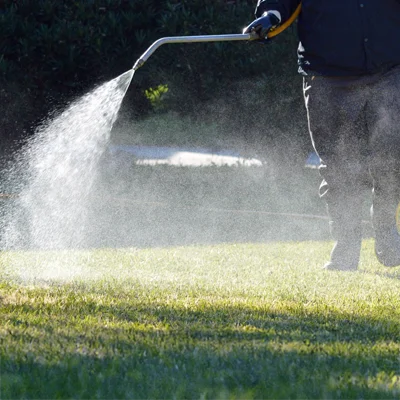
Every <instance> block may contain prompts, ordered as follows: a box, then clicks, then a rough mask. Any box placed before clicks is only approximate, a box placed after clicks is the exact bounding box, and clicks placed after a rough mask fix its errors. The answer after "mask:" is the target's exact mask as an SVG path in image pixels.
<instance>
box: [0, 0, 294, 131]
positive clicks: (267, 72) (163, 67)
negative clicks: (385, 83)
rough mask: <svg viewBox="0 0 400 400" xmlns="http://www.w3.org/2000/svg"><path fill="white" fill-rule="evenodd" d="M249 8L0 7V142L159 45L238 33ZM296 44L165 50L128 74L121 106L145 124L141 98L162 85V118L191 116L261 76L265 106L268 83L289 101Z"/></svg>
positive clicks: (102, 2) (120, 3) (287, 39)
mask: <svg viewBox="0 0 400 400" xmlns="http://www.w3.org/2000/svg"><path fill="white" fill-rule="evenodd" d="M255 3H256V1H255V0H254V1H218V0H191V1H189V0H182V1H172V0H171V1H153V0H140V1H138V0H130V1H129V0H96V1H93V0H86V1H54V0H36V1H32V0H14V1H12V0H3V1H2V2H1V3H0V80H1V83H2V86H3V87H2V90H1V91H0V105H1V106H2V107H3V110H5V109H6V108H7V112H3V113H2V116H1V125H0V129H1V130H0V136H3V137H6V136H9V137H14V136H15V135H17V132H20V131H21V129H24V128H25V129H26V128H27V127H29V126H30V125H31V124H34V121H35V120H36V119H38V118H41V117H42V116H43V115H45V114H46V113H47V112H48V111H49V110H50V109H51V108H53V107H54V106H55V105H58V104H61V103H62V102H64V101H68V100H69V99H71V98H72V97H75V96H77V95H80V94H82V93H83V92H85V91H87V90H88V89H89V88H91V87H93V85H95V84H98V83H100V82H103V81H105V80H108V79H111V78H113V77H115V76H117V75H119V74H120V73H122V72H124V71H126V70H127V69H129V68H131V67H132V65H133V63H134V62H135V61H136V59H137V58H138V57H139V56H140V55H141V54H142V53H143V52H144V51H145V50H146V49H147V48H148V47H149V46H150V45H151V44H152V43H153V42H154V41H155V40H156V39H158V38H160V37H163V36H173V35H197V34H223V33H239V32H241V30H242V28H243V27H244V26H245V25H246V24H247V23H249V22H251V20H252V19H253V12H254V7H255ZM295 43H296V36H295V33H294V28H290V29H289V30H288V31H287V32H285V33H284V34H282V35H281V36H280V37H278V38H277V39H275V40H274V41H273V42H272V43H271V44H269V45H266V46H263V45H258V44H254V43H243V42H242V43H216V44H189V45H184V44H182V45H178V44H173V45H166V46H163V47H162V48H160V49H159V50H157V52H156V53H155V54H154V55H153V56H152V57H151V58H150V59H149V61H148V62H147V63H146V64H145V65H144V66H143V67H142V68H141V69H140V70H139V71H138V72H137V73H136V76H135V79H134V82H133V84H132V85H133V87H134V90H131V91H130V92H129V95H128V98H127V100H126V101H127V102H129V105H130V107H131V108H132V109H133V110H135V112H136V113H137V115H139V114H140V115H145V114H146V112H149V111H151V105H150V103H149V102H148V100H147V99H146V98H145V96H144V90H145V89H147V88H149V87H152V86H154V85H158V84H166V85H168V87H169V88H170V90H169V100H168V101H169V104H168V109H170V110H171V109H172V110H175V111H177V112H180V113H191V112H193V110H195V109H196V104H198V103H199V102H204V101H207V100H209V99H211V98H215V97H216V96H217V95H218V93H219V92H221V91H224V90H226V88H229V85H230V84H231V83H232V82H236V81H239V80H245V79H252V77H255V76H261V75H264V76H265V77H266V87H265V97H266V98H268V96H270V97H272V96H275V97H276V96H277V93H269V91H271V90H275V89H276V88H270V87H269V86H268V84H267V81H268V80H273V79H279V80H280V81H282V82H285V85H286V88H285V91H286V92H287V91H289V92H291V91H292V89H293V88H294V86H293V85H294V83H293V82H295V81H296V78H295V76H296V65H295V54H294V53H295V47H296V46H295ZM296 82H298V81H296ZM296 84H297V83H296ZM273 86H276V85H273ZM178 88H179V90H178ZM295 90H296V91H297V90H298V88H297V87H296V89H295ZM262 101H263V100H262V99H261V100H260V102H261V103H262ZM21 107H23V110H24V115H23V116H22V117H21Z"/></svg>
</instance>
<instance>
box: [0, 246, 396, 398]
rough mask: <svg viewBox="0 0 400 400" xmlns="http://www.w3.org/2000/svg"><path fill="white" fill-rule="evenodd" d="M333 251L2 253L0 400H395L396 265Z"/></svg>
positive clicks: (368, 252) (367, 249)
mask: <svg viewBox="0 0 400 400" xmlns="http://www.w3.org/2000/svg"><path fill="white" fill-rule="evenodd" d="M330 246H331V243H327V242H303V243H300V242H299V243H295V242H287V243H267V244H218V245H212V246H189V247H169V248H154V249H122V250H107V249H105V250H93V251H82V252H63V253H45V252H26V253H25V252H15V253H12V252H4V253H0V263H1V269H0V296H1V297H0V301H1V309H0V319H1V320H0V340H1V343H0V355H1V364H0V367H1V369H0V373H1V383H0V388H1V392H0V398H2V399H7V398H14V399H15V398H32V399H39V398H43V399H44V398H46V399H52V398H82V399H87V398H99V399H103V398H129V399H145V398H146V399H147V398H149V399H150V398H159V399H161V398H171V399H172V398H176V399H183V398H196V399H197V398H207V399H255V398H257V399H260V398H272V399H288V398H291V399H304V398H313V399H314V398H316V399H339V398H340V399H349V398H351V399H398V398H399V397H400V268H394V269H389V268H384V267H381V266H380V265H379V264H378V263H377V261H376V260H375V258H374V255H373V243H372V242H371V241H366V242H365V243H364V248H363V253H362V260H361V265H360V271H359V272H352V273H345V272H327V271H323V270H321V269H320V267H321V265H323V263H324V262H325V261H326V259H327V257H328V255H329V250H330Z"/></svg>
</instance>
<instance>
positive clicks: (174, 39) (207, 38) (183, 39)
mask: <svg viewBox="0 0 400 400" xmlns="http://www.w3.org/2000/svg"><path fill="white" fill-rule="evenodd" d="M300 11H301V4H299V6H298V7H297V9H296V11H295V12H294V13H293V15H292V16H291V17H290V18H289V19H288V20H287V21H286V22H285V23H284V24H282V25H281V26H279V27H278V28H276V29H274V30H273V31H271V32H269V33H268V35H267V38H268V39H271V38H273V37H274V36H277V35H279V34H280V33H281V32H283V31H284V30H285V29H286V28H288V27H289V26H290V25H292V23H293V22H294V21H295V20H296V18H297V17H298V15H299V14H300ZM256 39H259V36H258V35H257V34H256V33H254V32H252V33H243V34H231V35H201V36H171V37H164V38H161V39H158V40H156V41H155V42H154V43H153V44H152V45H151V46H150V47H149V48H148V49H147V50H146V51H145V52H144V53H143V54H142V55H141V56H140V58H139V59H138V60H137V61H136V63H135V65H134V66H133V68H132V69H133V70H134V71H136V70H137V69H139V68H140V67H141V66H142V65H143V64H144V63H145V62H146V61H147V59H148V58H149V57H150V56H151V55H152V54H153V53H154V52H155V51H156V50H157V49H158V48H159V47H160V46H162V45H163V44H167V43H201V42H232V41H244V40H256Z"/></svg>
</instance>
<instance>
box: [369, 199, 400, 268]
mask: <svg viewBox="0 0 400 400" xmlns="http://www.w3.org/2000/svg"><path fill="white" fill-rule="evenodd" d="M396 208H397V201H396V200H393V201H391V202H390V203H389V202H388V201H387V198H386V199H384V200H382V199H379V198H377V197H375V199H374V204H373V207H371V214H372V222H373V226H374V232H375V254H376V258H377V259H378V261H379V262H380V263H381V264H383V265H384V266H385V267H397V266H398V265H400V235H399V232H398V228H397V224H396Z"/></svg>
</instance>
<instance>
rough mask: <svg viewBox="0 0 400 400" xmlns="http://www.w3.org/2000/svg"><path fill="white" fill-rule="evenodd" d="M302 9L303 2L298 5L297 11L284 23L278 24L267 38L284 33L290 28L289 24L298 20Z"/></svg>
mask: <svg viewBox="0 0 400 400" xmlns="http://www.w3.org/2000/svg"><path fill="white" fill-rule="evenodd" d="M300 11H301V3H300V4H299V5H298V6H297V8H296V10H295V12H294V13H293V14H292V16H291V17H290V18H289V19H288V20H287V21H286V22H285V23H284V24H282V25H280V26H278V27H277V28H276V29H274V30H273V31H271V32H269V33H268V35H267V38H268V39H271V38H273V37H274V36H277V35H279V34H280V33H282V32H283V31H284V30H285V29H287V28H289V26H290V25H292V24H293V22H294V21H296V18H297V17H298V16H299V14H300Z"/></svg>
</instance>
